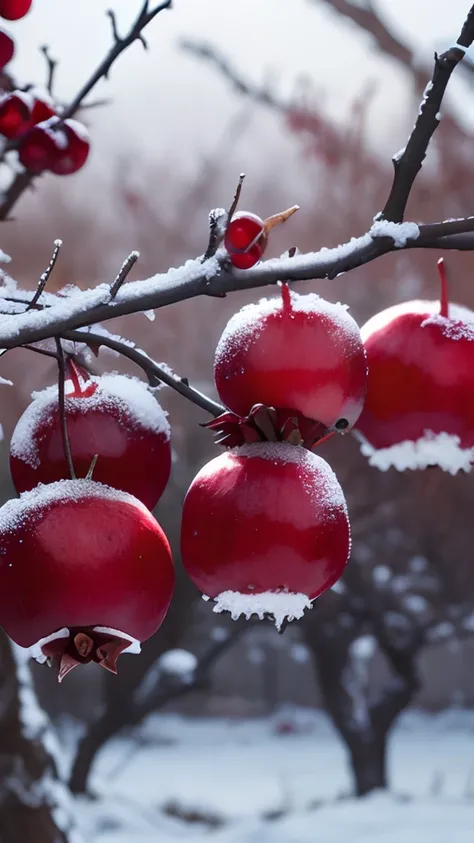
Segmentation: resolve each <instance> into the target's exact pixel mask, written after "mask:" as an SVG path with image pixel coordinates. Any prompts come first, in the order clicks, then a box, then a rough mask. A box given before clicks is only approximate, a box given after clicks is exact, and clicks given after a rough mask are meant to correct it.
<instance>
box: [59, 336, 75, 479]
mask: <svg viewBox="0 0 474 843" xmlns="http://www.w3.org/2000/svg"><path fill="white" fill-rule="evenodd" d="M55 341H56V350H57V353H58V404H59V423H60V425H61V435H62V438H63V446H64V455H65V457H66V461H67V464H68V468H69V474H70V475H71V480H76V472H75V471H74V463H73V461H72V454H71V443H70V442H69V434H68V430H67V419H66V394H65V383H66V363H65V360H64V351H63V347H62V345H61V339H60V337H55Z"/></svg>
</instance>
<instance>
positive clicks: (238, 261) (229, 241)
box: [224, 211, 267, 269]
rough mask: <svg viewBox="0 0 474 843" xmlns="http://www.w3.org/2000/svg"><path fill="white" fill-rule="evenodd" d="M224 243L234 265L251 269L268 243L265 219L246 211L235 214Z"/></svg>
mask: <svg viewBox="0 0 474 843" xmlns="http://www.w3.org/2000/svg"><path fill="white" fill-rule="evenodd" d="M256 238H258V239H256ZM254 241H256V242H254ZM251 244H253V245H252V246H251ZM224 245H225V247H226V249H227V251H228V252H229V257H230V260H231V263H232V265H233V266H235V267H236V268H237V269H250V268H251V267H252V266H255V264H256V263H258V261H259V260H260V258H261V257H262V255H263V253H264V251H265V248H266V245H267V237H266V235H265V229H264V223H263V220H261V219H260V217H257V215H256V214H251V213H247V212H244V211H243V212H241V213H238V214H235V215H234V217H233V218H232V221H231V222H230V223H229V225H228V226H227V230H226V233H225V237H224ZM250 246H251V248H249V247H250Z"/></svg>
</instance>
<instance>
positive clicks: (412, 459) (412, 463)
mask: <svg viewBox="0 0 474 843" xmlns="http://www.w3.org/2000/svg"><path fill="white" fill-rule="evenodd" d="M358 438H359V439H360V441H361V446H360V449H361V452H362V453H363V454H364V456H366V457H367V458H368V460H369V464H370V465H371V466H373V467H374V468H378V469H379V471H388V469H389V468H396V469H397V471H406V470H407V469H410V470H413V471H414V470H416V469H425V468H427V466H429V465H437V466H438V467H439V468H441V469H442V470H443V471H447V472H449V474H453V475H454V474H457V473H458V471H465V472H469V471H470V470H471V466H472V463H473V462H474V448H461V447H460V443H461V440H460V438H459V436H453V435H451V434H449V433H437V434H435V433H433V432H432V431H430V430H425V433H424V436H422V437H421V439H417V440H416V441H415V442H412V441H411V440H408V439H406V440H404V441H403V442H399V443H397V444H396V445H392V447H391V448H381V449H380V450H376V449H375V448H373V447H372V445H370V443H369V442H367V441H365V440H363V438H362V437H361V435H360V434H358Z"/></svg>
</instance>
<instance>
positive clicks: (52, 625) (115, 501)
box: [0, 480, 174, 680]
mask: <svg viewBox="0 0 474 843" xmlns="http://www.w3.org/2000/svg"><path fill="white" fill-rule="evenodd" d="M0 543H1V544H0V547H1V554H0V623H1V625H2V626H3V628H4V629H5V631H6V632H7V634H8V635H9V636H10V637H11V638H12V639H13V640H14V641H15V642H16V643H17V644H19V645H20V646H21V647H32V648H33V649H32V655H33V656H35V657H36V658H38V660H40V661H45V660H46V659H48V660H49V661H50V662H52V663H53V664H54V665H55V667H56V668H57V670H58V678H59V680H61V679H63V678H64V676H65V675H66V674H67V673H68V672H69V671H70V670H71V669H72V668H74V667H76V665H78V664H84V663H86V662H89V661H95V662H98V663H99V664H100V665H102V667H105V668H107V669H108V670H111V671H112V672H114V673H115V672H116V662H117V658H118V656H119V655H120V653H121V652H139V651H140V647H139V642H140V641H144V640H146V639H147V638H149V637H150V636H151V635H153V633H154V632H156V630H157V629H158V628H159V626H160V625H161V623H162V622H163V620H164V618H165V615H166V612H167V610H168V606H169V604H170V601H171V596H172V591H173V585H174V571H173V562H172V558H171V551H170V547H169V544H168V541H167V539H166V536H165V534H164V533H163V530H162V529H161V527H160V525H159V524H158V523H157V521H155V519H154V518H153V516H152V515H151V513H150V512H149V511H148V510H147V509H146V507H145V506H143V504H142V503H141V502H140V501H138V500H137V499H136V498H134V497H132V495H128V494H126V493H124V492H121V491H117V490H116V489H112V488H110V487H108V486H103V485H102V484H100V483H96V482H93V481H91V480H63V481H60V482H58V483H52V484H51V485H49V486H38V487H37V488H36V489H34V490H33V491H31V492H25V493H24V494H23V495H21V497H20V498H19V499H15V500H11V501H8V503H6V504H5V505H4V506H3V507H2V508H1V509H0Z"/></svg>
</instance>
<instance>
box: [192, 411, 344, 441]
mask: <svg viewBox="0 0 474 843" xmlns="http://www.w3.org/2000/svg"><path fill="white" fill-rule="evenodd" d="M201 426H202V427H205V428H207V429H208V430H212V431H214V432H215V435H216V444H218V445H223V446H224V447H226V448H235V447H237V446H239V445H249V444H252V443H253V442H287V443H288V444H290V445H296V446H300V445H301V446H303V447H305V448H308V449H311V448H313V447H314V446H315V445H316V444H317V443H318V442H319V441H321V440H322V439H324V438H325V437H326V436H327V435H328V433H329V431H328V429H327V427H326V425H324V424H322V423H321V422H317V421H313V420H312V419H308V418H306V416H303V415H302V414H301V413H299V412H298V411H296V410H292V409H288V408H282V409H280V408H279V409H275V407H266V406H265V405H264V404H255V405H254V406H253V407H252V409H251V410H250V413H249V414H248V416H238V415H237V414H236V413H232V412H230V411H228V412H226V413H222V414H221V415H220V416H218V417H217V418H215V419H212V420H211V421H210V422H206V423H205V424H203V425H201Z"/></svg>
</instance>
